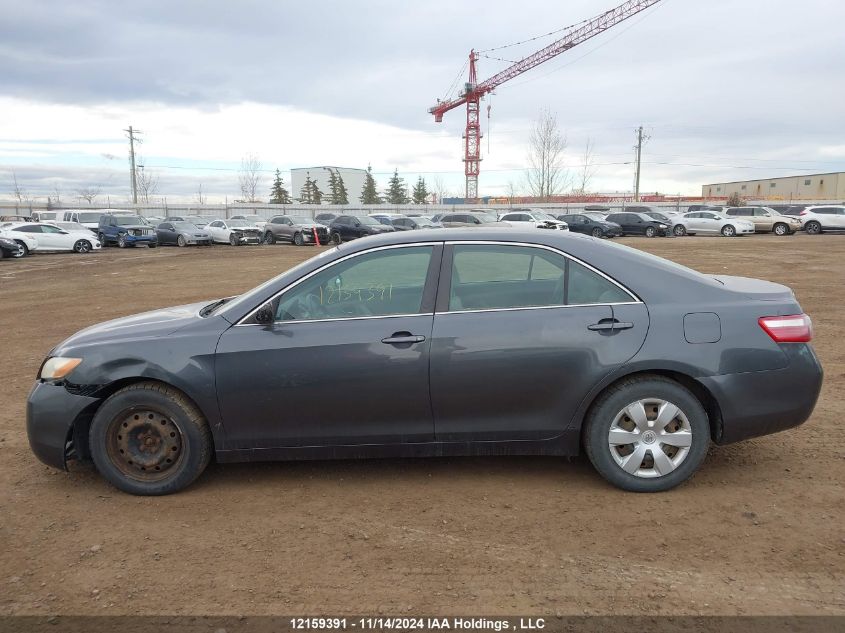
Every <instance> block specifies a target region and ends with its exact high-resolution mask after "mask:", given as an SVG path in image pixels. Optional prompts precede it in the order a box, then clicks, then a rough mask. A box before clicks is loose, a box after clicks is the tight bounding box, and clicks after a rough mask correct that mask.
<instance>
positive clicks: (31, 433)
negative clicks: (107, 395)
mask: <svg viewBox="0 0 845 633" xmlns="http://www.w3.org/2000/svg"><path fill="white" fill-rule="evenodd" d="M98 402H99V400H98V399H97V398H89V397H86V396H77V395H74V394H71V393H69V392H68V391H67V389H65V388H64V387H62V386H59V385H54V384H50V383H43V382H36V383H35V385H34V386H33V388H32V391H30V392H29V398H27V401H26V433H27V436H28V437H29V446H30V448H31V449H32V452H33V453H35V456H36V457H37V458H38V459H40V460H41V461H42V462H44V463H45V464H47V465H48V466H52V467H53V468H60V469H62V470H67V457H68V454H69V453H70V451H71V449H72V437H71V429H72V428H73V423H74V421H75V420H76V419H77V418H80V417H84V416H85V415H87V414H88V413H91V412H93V410H94V409H95V408H96V405H97V403H98Z"/></svg>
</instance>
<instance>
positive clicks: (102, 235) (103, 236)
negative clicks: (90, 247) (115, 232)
mask: <svg viewBox="0 0 845 633" xmlns="http://www.w3.org/2000/svg"><path fill="white" fill-rule="evenodd" d="M97 237H98V238H99V240H100V246H102V247H103V248H105V247H106V246H108V245H109V243H108V242H107V241H106V234H105V233H100V234H99V235H98V236H97Z"/></svg>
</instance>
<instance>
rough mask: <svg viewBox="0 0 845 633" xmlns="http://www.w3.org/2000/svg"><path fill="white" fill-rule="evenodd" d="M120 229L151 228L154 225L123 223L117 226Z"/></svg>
mask: <svg viewBox="0 0 845 633" xmlns="http://www.w3.org/2000/svg"><path fill="white" fill-rule="evenodd" d="M116 228H117V229H118V230H120V229H151V228H153V227H151V226H149V225H147V224H121V225H120V226H118V227H116Z"/></svg>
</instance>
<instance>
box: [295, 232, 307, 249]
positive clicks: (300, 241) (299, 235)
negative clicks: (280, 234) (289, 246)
mask: <svg viewBox="0 0 845 633" xmlns="http://www.w3.org/2000/svg"><path fill="white" fill-rule="evenodd" d="M293 243H294V244H295V245H296V246H302V245H303V244H304V243H305V240H304V239H303V238H302V233H299V232H297V233H294V236H293Z"/></svg>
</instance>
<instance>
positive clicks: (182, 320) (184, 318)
mask: <svg viewBox="0 0 845 633" xmlns="http://www.w3.org/2000/svg"><path fill="white" fill-rule="evenodd" d="M209 303H211V301H202V302H200V303H190V304H187V305H181V306H175V307H172V308H162V309H160V310H152V311H150V312H142V313H140V314H133V315H132V316H128V317H123V318H120V319H113V320H111V321H104V322H103V323H98V324H97V325H92V326H91V327H88V328H85V329H84V330H80V331H79V332H77V333H76V334H74V335H73V336H71V337H70V338H68V339H66V340H65V341H63V342H62V343H60V344H59V345H57V346H56V349H57V350H61V349H63V348H66V347H84V346H86V345H89V344H93V343H100V342H103V341H114V340H115V339H116V338H118V337H119V338H121V339H125V340H131V339H132V338H136V337H137V338H146V337H161V336H167V335H168V334H172V333H173V332H175V331H176V330H178V329H180V328H182V327H184V326H185V325H188V324H190V323H194V322H196V320H197V319H198V318H200V317H199V316H198V313H199V311H200V310H201V309H202V308H204V307H205V306H207V305H209Z"/></svg>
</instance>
